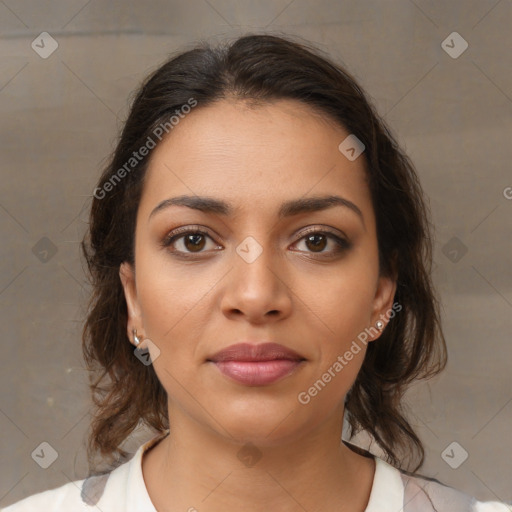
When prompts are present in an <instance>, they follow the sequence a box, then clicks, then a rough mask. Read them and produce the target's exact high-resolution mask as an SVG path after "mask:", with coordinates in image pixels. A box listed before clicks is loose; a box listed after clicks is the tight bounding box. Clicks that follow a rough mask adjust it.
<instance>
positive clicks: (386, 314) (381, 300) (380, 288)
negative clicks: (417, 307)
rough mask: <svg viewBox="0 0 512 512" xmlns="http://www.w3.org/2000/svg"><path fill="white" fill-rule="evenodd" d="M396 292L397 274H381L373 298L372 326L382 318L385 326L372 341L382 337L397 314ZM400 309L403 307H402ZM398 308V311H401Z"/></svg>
mask: <svg viewBox="0 0 512 512" xmlns="http://www.w3.org/2000/svg"><path fill="white" fill-rule="evenodd" d="M395 292H396V277H395V276H379V280H378V282H377V289H376V290H375V297H374V299H373V310H372V316H371V326H372V327H375V326H376V324H377V322H378V321H379V320H380V321H381V322H383V323H384V327H383V328H382V329H381V330H380V331H379V333H378V334H377V335H376V336H374V337H372V341H373V340H376V339H377V338H379V337H380V335H381V334H382V332H383V331H384V329H385V328H386V326H387V324H388V322H389V321H390V319H391V318H393V316H395V310H394V309H393V299H394V297H395ZM400 309H402V308H401V307H400ZM400 309H397V310H396V311H400Z"/></svg>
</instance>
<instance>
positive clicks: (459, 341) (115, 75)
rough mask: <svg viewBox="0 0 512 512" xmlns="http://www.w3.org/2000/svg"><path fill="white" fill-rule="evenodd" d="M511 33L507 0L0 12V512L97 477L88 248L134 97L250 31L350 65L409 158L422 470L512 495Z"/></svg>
mask: <svg viewBox="0 0 512 512" xmlns="http://www.w3.org/2000/svg"><path fill="white" fill-rule="evenodd" d="M511 22H512V16H511V2H510V1H507V0H501V1H496V0H489V1H458V2H444V1H441V0H435V1H434V0H425V1H420V0H416V1H414V2H413V1H410V0H393V1H383V0H382V1H358V0H350V1H339V0H320V1H315V2H313V1H306V0H276V1H260V2H257V3H256V2H249V1H247V0H244V1H237V2H235V1H234V0H231V1H228V0H190V1H187V2H181V3H180V2H175V1H169V2H164V1H153V2H147V3H145V4H142V3H141V2H136V1H135V0H129V1H124V2H120V1H113V2H104V1H96V0H92V1H89V2H87V1H86V0H67V1H53V2H49V1H37V2H36V1H30V0H16V1H15V0H0V31H1V42H0V44H1V46H0V54H1V61H0V69H1V72H0V113H1V119H2V123H1V145H0V152H1V153H0V156H1V159H0V166H1V167H0V168H1V178H2V179H1V191H0V230H1V244H0V251H1V254H2V258H1V263H0V265H1V267H0V315H1V321H0V333H1V336H2V346H3V357H2V358H1V364H2V366H1V373H0V379H1V384H2V389H3V393H2V402H1V408H0V429H1V432H2V435H1V440H2V447H1V461H2V464H1V470H0V471H1V474H0V506H6V505H8V504H10V503H12V502H15V501H17V500H19V499H21V498H22V497H24V496H27V495H29V494H33V493H35V492H38V491H42V490H46V489H50V488H53V487H56V486H58V485H62V484H64V483H66V482H68V481H69V480H75V479H79V478H83V477H84V476H85V472H86V469H87V466H86V461H85V452H84V440H85V437H84V436H85V434H86V431H87V428H88V421H89V412H88V411H89V405H90V403H89V396H88V390H87V378H86V375H85V372H84V371H83V369H82V360H81V352H80V331H81V324H82V320H83V314H84V306H85V300H86V298H87V295H88V292H89V289H88V286H87V285H86V284H85V278H84V272H83V270H82V266H81V262H80V258H79V247H78V242H79V240H81V237H82V234H83V232H84V228H85V221H86V218H87V208H88V206H89V204H90V197H91V194H92V191H93V188H94V185H95V182H96V179H97V177H98V176H99V173H100V169H101V167H102V166H103V164H104V163H105V160H106V158H107V156H108V154H109V152H110V151H111V150H112V149H113V145H114V143H115V139H116V136H117V132H118V129H119V128H120V126H121V124H122V120H123V119H124V118H125V116H126V114H127V109H128V106H129V98H130V94H131V93H132V91H134V89H135V88H136V87H137V85H138V84H139V82H140V81H141V80H142V79H143V78H144V77H145V76H146V75H147V73H148V72H150V71H151V70H153V69H155V68H156V67H157V66H158V65H159V64H160V63H162V62H163V61H164V60H165V59H166V58H167V56H168V54H169V53H171V52H174V51H176V50H178V49H182V48H184V47H185V46H186V45H188V44H190V43H191V42H193V41H195V40H197V39H199V38H211V39H213V40H217V39H222V38H224V37H226V36H236V35H238V34H242V33H245V32H247V31H267V32H272V33H278V34H279V33H283V34H291V35H298V36H301V37H304V38H306V39H308V40H310V41H312V42H313V43H315V44H316V45H317V46H319V47H320V48H321V49H323V50H325V51H327V52H328V53H330V54H331V55H332V56H333V57H334V58H335V59H336V60H338V61H339V62H341V63H344V64H345V65H346V66H347V67H348V68H349V70H350V71H351V72H352V73H353V74H354V75H355V76H356V77H357V78H358V79H359V81H360V82H361V84H362V85H363V87H364V88H365V89H366V90H367V91H368V93H369V94H370V96H371V97H372V99H373V101H374V102H375V104H376V106H377V108H378V109H379V111H380V112H381V114H382V115H383V116H384V117H385V119H386V120H387V121H388V122H389V123H390V125H391V127H392V128H393V130H394V131H395V133H396V135H397V137H398V139H399V141H400V142H401V143H402V144H403V146H404V147H405V149H406V150H407V151H408V153H409V154H410V156H411V157H412V159H413V161H414V162H415V164H416V166H417V169H418V171H419V173H420V176H421V179H422V182H423V185H424V187H425V189H426V191H427V193H428V195H429V197H430V201H431V208H432V212H433V220H434V223H435V226H436V250H435V281H436V285H437V287H438V289H439V291H440V294H441V298H442V302H443V319H444V326H445V331H446V337H447V342H448V346H449V358H450V361H449V365H448V368H447V370H446V371H445V372H444V374H442V376H440V377H438V378H436V379H435V380H433V381H430V382H429V383H425V382H419V383H417V384H416V385H414V386H413V388H412V389H411V391H410V392H409V393H408V395H407V402H408V403H409V406H410V410H411V414H412V418H413V423H414V424H415V425H416V426H417V429H418V432H419V434H420V436H421V438H422V440H423V441H424V443H425V446H426V450H427V461H426V464H425V466H424V467H423V468H422V471H421V473H422V474H425V475H429V476H434V477H435V478H437V479H439V480H441V481H443V482H445V483H447V484H449V485H453V486H455V487H457V488H459V489H461V490H464V491H466V492H469V493H470V494H473V495H475V496H477V497H479V498H480V499H501V500H511V499H512V490H511V485H510V481H511V460H512V443H511V436H510V430H511V429H510V426H511V416H512V390H511V387H512V386H511V371H510V360H511V355H512V348H511V343H510V332H511V327H512V322H511V317H512V274H511V272H510V270H509V269H510V266H509V265H510V264H509V262H510V254H511V249H512V244H511V238H512V237H511V236H510V227H511V223H510V217H511V213H512V200H510V199H507V197H506V196H508V197H509V198H510V197H511V196H512V189H510V188H507V187H511V186H512V175H511V172H510V161H511V156H512V151H511V137H510V135H511V124H512V123H511V112H512V66H511V63H510V55H512V36H511V26H512V24H511ZM43 31H46V32H48V33H50V34H51V36H52V37H53V38H55V40H56V41H57V42H58V45H59V46H58V49H57V50H56V51H55V52H54V53H53V54H52V55H51V56H50V57H48V58H47V59H43V58H41V57H40V56H39V55H38V54H37V53H36V52H35V51H34V50H33V49H32V47H31V42H32V41H33V40H36V42H38V41H40V38H39V39H36V38H38V36H39V34H40V33H41V32H43ZM454 31H456V32H458V33H459V34H460V35H461V36H462V37H463V38H464V39H465V40H466V41H467V42H468V44H469V47H468V48H467V50H466V51H465V52H464V53H462V54H461V55H460V56H458V57H457V58H453V57H452V56H450V55H449V54H448V53H447V52H446V51H445V50H444V49H443V47H442V46H441V43H442V42H443V41H444V40H445V39H446V38H447V37H448V36H449V34H451V33H452V32H454ZM445 44H446V43H445ZM447 44H449V45H451V46H454V50H457V49H459V48H461V46H460V44H459V43H456V42H455V41H454V42H453V43H452V42H451V41H450V39H448V42H447ZM46 48H48V47H46ZM44 237H46V238H47V239H48V240H46V239H45V238H44ZM52 250H53V251H55V250H56V253H55V254H53V252H52ZM45 251H46V252H45ZM151 435H152V434H151V433H150V432H148V431H145V430H143V429H141V430H140V431H138V432H137V433H136V435H134V436H133V437H132V438H131V439H130V440H129V442H128V443H127V445H126V447H128V448H130V449H135V448H136V447H137V446H138V445H139V444H140V443H141V442H143V441H145V440H146V439H148V438H149V437H151ZM454 441H456V442H457V443H459V444H460V445H461V447H462V448H463V449H464V450H466V451H467V452H468V454H469V458H468V459H467V460H466V461H465V462H464V463H463V464H461V465H460V467H458V469H452V468H451V467H450V466H449V465H448V464H447V463H446V462H445V460H443V458H442V456H441V454H442V453H443V451H444V450H445V448H447V447H448V445H450V443H452V442H454ZM42 442H47V443H49V444H50V445H51V446H52V447H53V448H54V449H55V450H56V451H57V452H58V455H59V456H58V458H57V460H56V461H55V462H54V463H53V464H52V465H51V466H50V467H49V468H48V469H42V468H41V467H40V466H39V465H38V464H36V462H35V461H34V460H33V458H32V456H31V453H32V452H33V451H34V450H35V449H36V448H37V447H38V446H39V445H40V443H42ZM358 442H360V443H361V445H365V442H366V441H365V439H364V437H362V436H361V437H360V438H359V441H358ZM461 450H462V449H461V448H459V447H456V448H455V450H454V452H453V457H452V460H457V459H460V458H461V456H462V454H463V452H462V451H461ZM376 453H378V452H376ZM450 455H452V454H451V453H450Z"/></svg>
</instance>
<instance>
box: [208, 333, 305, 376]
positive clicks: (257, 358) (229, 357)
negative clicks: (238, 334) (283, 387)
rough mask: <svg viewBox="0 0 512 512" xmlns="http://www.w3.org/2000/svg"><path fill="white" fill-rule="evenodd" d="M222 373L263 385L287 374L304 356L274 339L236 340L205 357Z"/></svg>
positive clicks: (299, 363) (298, 364) (300, 362)
mask: <svg viewBox="0 0 512 512" xmlns="http://www.w3.org/2000/svg"><path fill="white" fill-rule="evenodd" d="M208 361H210V362H212V363H213V364H214V365H215V366H216V367H217V368H218V369H219V370H220V372H221V373H222V374H223V375H225V376H226V377H228V378H230V379H232V380H234V381H237V382H239V383H241V384H245V385H248V386H264V385H268V384H271V383H273V382H276V381H277V380H280V379H282V378H284V377H286V376H287V375H289V374H291V373H292V372H293V371H294V370H295V369H296V368H297V367H299V366H300V365H301V364H302V362H303V361H305V358H303V357H302V356H301V355H300V354H298V353H297V352H295V351H294V350H292V349H289V348H287V347H284V346H283V345H279V344H277V343H260V344H258V345H254V344H251V343H238V344H236V345H231V346H230V347H227V348H225V349H223V350H221V351H219V352H217V353H216V354H214V355H213V356H212V357H210V358H209V359H208Z"/></svg>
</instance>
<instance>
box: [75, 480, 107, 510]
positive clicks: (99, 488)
mask: <svg viewBox="0 0 512 512" xmlns="http://www.w3.org/2000/svg"><path fill="white" fill-rule="evenodd" d="M109 476H110V473H106V474H104V475H96V476H90V477H89V478H86V479H85V480H84V483H83V484H82V490H81V491H80V497H81V498H82V501H83V502H84V503H85V504H86V505H91V506H93V505H96V503H98V501H99V500H100V498H101V497H102V496H103V492H104V491H105V485H107V480H108V477H109Z"/></svg>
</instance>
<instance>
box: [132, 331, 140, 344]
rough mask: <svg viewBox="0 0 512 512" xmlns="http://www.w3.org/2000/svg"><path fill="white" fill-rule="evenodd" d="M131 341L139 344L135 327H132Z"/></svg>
mask: <svg viewBox="0 0 512 512" xmlns="http://www.w3.org/2000/svg"><path fill="white" fill-rule="evenodd" d="M133 341H135V345H137V346H138V345H139V343H140V338H139V337H138V336H137V329H133Z"/></svg>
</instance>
